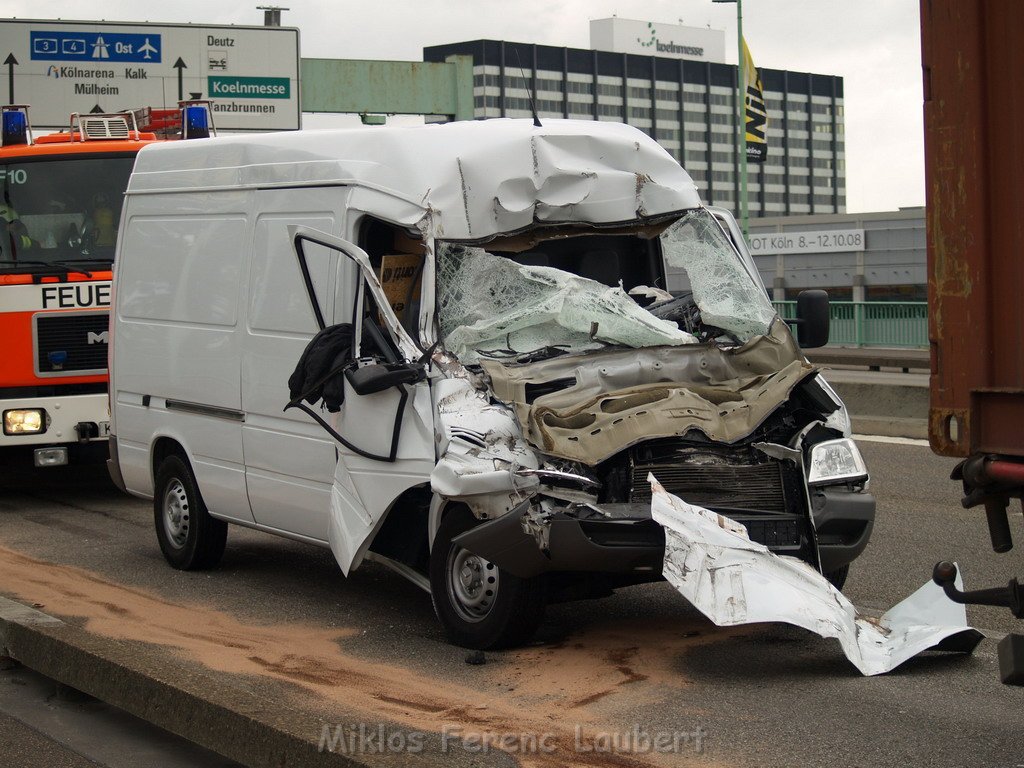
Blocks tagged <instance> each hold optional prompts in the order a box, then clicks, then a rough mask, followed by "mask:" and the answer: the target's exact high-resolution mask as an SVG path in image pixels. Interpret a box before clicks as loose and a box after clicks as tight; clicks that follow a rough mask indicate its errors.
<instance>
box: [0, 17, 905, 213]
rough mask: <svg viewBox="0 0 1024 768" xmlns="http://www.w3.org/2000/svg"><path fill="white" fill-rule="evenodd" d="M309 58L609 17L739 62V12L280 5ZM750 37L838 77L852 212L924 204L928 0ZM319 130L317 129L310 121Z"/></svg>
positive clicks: (386, 54) (760, 20)
mask: <svg viewBox="0 0 1024 768" xmlns="http://www.w3.org/2000/svg"><path fill="white" fill-rule="evenodd" d="M271 2H273V0H269V2H268V0H253V1H252V2H238V1H237V0H221V1H220V2H217V3H213V2H209V0H177V1H176V2H174V3H168V2H156V0H103V1H102V2H96V3H83V2H81V0H7V2H5V3H4V6H3V7H4V12H5V13H6V14H10V16H11V17H16V18H25V19H27V18H32V19H57V18H62V19H106V20H110V21H153V22H176V23H177V22H193V23H196V24H248V25H259V24H262V23H263V12H262V11H258V10H257V9H256V5H257V4H258V3H259V4H270V3H271ZM278 3H279V4H280V5H283V6H288V7H290V9H291V10H289V11H285V12H284V13H283V16H282V21H283V23H284V24H286V25H288V26H295V27H298V28H299V30H300V39H301V47H302V55H303V56H308V57H322V58H353V59H407V60H419V59H421V58H422V49H423V46H425V45H437V44H440V43H450V42H457V41H460V40H474V39H477V38H490V39H497V40H509V41H516V42H528V43H530V42H532V43H542V44H546V45H559V46H561V45H567V46H572V47H578V48H587V47H589V37H590V28H589V20H590V19H597V18H605V17H608V16H611V15H613V14H614V15H618V16H623V17H626V18H633V19H643V20H647V21H654V22H661V23H679V21H680V20H681V21H682V23H684V24H687V25H689V26H700V27H704V26H708V25H710V26H711V27H712V28H713V29H723V30H725V32H726V39H727V50H728V51H729V61H730V62H733V63H734V62H735V61H736V52H735V42H734V41H735V36H736V6H735V5H734V4H716V3H712V2H711V0H675V2H668V0H644V2H639V0H617V1H616V0H554V1H553V0H505V2H501V3H498V2H493V0H475V2H470V1H469V0H448V2H440V1H439V0H379V2H373V3H371V2H365V0H363V1H361V2H330V0H278ZM743 12H744V19H743V28H744V32H745V36H746V38H747V43H748V45H749V46H750V51H751V55H752V56H753V58H754V62H755V63H756V64H757V66H759V67H771V68H773V69H789V70H794V71H803V72H818V73H822V74H831V75H840V76H842V77H843V78H844V87H845V103H846V180H847V181H846V184H847V209H848V210H849V211H851V212H860V211H885V210H894V209H896V208H900V207H906V206H914V205H923V204H924V154H923V141H922V110H921V98H922V97H921V48H920V28H919V23H918V13H919V11H918V0H857V1H854V2H851V0H746V2H745V3H744V6H743ZM310 122H311V123H312V122H313V121H310Z"/></svg>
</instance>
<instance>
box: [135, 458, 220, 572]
mask: <svg viewBox="0 0 1024 768" xmlns="http://www.w3.org/2000/svg"><path fill="white" fill-rule="evenodd" d="M153 523H154V524H155V526H156V538H157V541H159V542H160V551H161V552H163V553H164V558H165V559H166V560H167V562H168V563H170V564H171V565H172V566H174V567H175V568H178V569H179V570H183V571H193V570H203V569H205V568H213V567H215V566H216V565H217V564H218V563H219V562H220V559H221V556H222V555H223V554H224V546H225V544H226V543H227V537H228V524H227V523H225V522H224V521H223V520H217V519H216V518H214V517H211V516H210V513H209V512H208V511H207V509H206V504H204V503H203V497H202V496H201V495H200V493H199V486H198V484H197V483H196V478H195V474H193V472H192V468H191V467H190V466H189V464H188V462H187V461H186V460H185V459H183V458H182V457H180V456H168V457H167V458H166V459H164V460H163V463H161V464H160V469H159V470H158V471H157V474H156V488H155V489H154V494H153Z"/></svg>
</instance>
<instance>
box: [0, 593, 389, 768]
mask: <svg viewBox="0 0 1024 768" xmlns="http://www.w3.org/2000/svg"><path fill="white" fill-rule="evenodd" d="M5 656H6V657H10V658H12V659H14V660H16V661H18V662H19V663H21V664H23V665H25V666H26V667H28V668H30V669H32V670H35V671H36V672H39V673H40V674H42V675H45V676H46V677H49V678H51V679H53V680H56V681H57V682H60V683H63V684H65V685H68V686H70V687H72V688H75V689H77V690H79V691H82V692H84V693H87V694H89V695H90V696H93V697H95V698H97V699H100V700H101V701H104V702H107V703H108V704H112V705H114V706H116V707H119V708H121V709H123V710H125V711H126V712H129V713H131V714H133V715H135V716H136V717H139V718H142V719H143V720H146V721H148V722H151V723H154V724H155V725H157V726H159V727H161V728H163V729H165V730H167V731H170V732H172V733H174V734H177V735H178V736H181V737H182V738H185V739H187V740H189V741H191V742H194V743H196V744H199V745H201V746H203V747H206V748H207V749H210V750H212V751H214V752H216V753H218V754H220V755H223V756H224V757H227V758H229V759H231V760H235V761H237V762H239V763H242V764H244V765H247V766H251V768H285V766H298V765H301V766H304V767H305V766H311V767H317V768H318V767H319V766H366V765H370V764H371V763H370V762H362V761H360V760H357V759H355V757H353V756H349V755H343V754H338V753H330V752H326V751H324V752H321V751H320V750H319V749H318V745H319V743H320V738H321V733H322V729H323V726H324V725H326V723H324V722H323V721H322V720H319V719H317V718H315V717H313V716H311V714H310V713H308V712H301V711H298V710H295V709H292V708H290V707H289V706H288V705H286V704H283V703H282V702H281V701H279V700H275V701H268V700H263V699H260V698H258V697H257V696H256V695H254V693H253V692H252V691H250V690H247V689H245V688H243V687H241V686H237V685H231V684H229V683H227V682H225V681H223V680H221V679H220V677H221V676H217V677H208V676H203V675H200V674H197V673H195V672H192V671H190V670H189V669H188V666H187V664H186V663H184V662H182V663H178V664H175V665H172V666H168V667H167V668H166V669H164V670H161V674H159V677H158V676H157V674H154V673H153V672H152V671H146V670H144V669H143V668H142V666H141V663H140V661H141V660H140V655H139V653H138V649H137V647H133V646H132V645H131V644H129V643H125V642H119V641H116V640H111V639H108V638H100V637H97V636H95V635H92V634H90V633H89V632H86V631H85V630H82V629H80V628H78V627H76V626H74V625H72V624H67V623H65V622H63V621H61V620H60V619H56V618H54V617H52V616H48V615H46V614H44V613H40V612H39V611H36V610H34V609H32V608H29V607H27V606H24V605H22V604H20V603H17V602H14V601H12V600H7V599H4V598H0V658H3V657H5Z"/></svg>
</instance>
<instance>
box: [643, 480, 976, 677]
mask: <svg viewBox="0 0 1024 768" xmlns="http://www.w3.org/2000/svg"><path fill="white" fill-rule="evenodd" d="M648 480H649V481H650V483H651V489H652V493H653V500H652V503H651V513H652V517H653V518H654V520H655V521H656V522H658V523H659V524H660V525H662V526H663V527H664V528H665V565H664V575H665V578H666V579H667V580H668V581H669V583H671V584H672V585H673V586H674V587H675V588H676V589H677V590H679V593H680V594H681V595H682V596H683V597H685V598H686V599H687V600H688V601H689V602H691V603H692V604H693V605H694V606H695V607H696V608H697V609H698V610H699V611H700V612H701V613H703V614H704V615H705V616H707V617H708V618H709V619H711V621H713V622H714V623H715V624H717V625H718V626H734V625H737V624H759V623H765V622H784V623H786V624H793V625H795V626H798V627H803V628H804V629H807V630H810V631H811V632H815V633H817V634H819V635H821V636H822V637H826V638H828V637H834V638H836V639H837V640H839V643H840V645H841V646H842V648H843V653H845V654H846V658H848V659H849V660H850V661H851V662H853V664H854V666H856V667H857V669H859V670H860V671H861V673H862V674H864V675H878V674H882V673H885V672H889V671H891V670H893V669H895V668H896V667H898V666H899V665H900V664H902V663H903V662H905V661H906V660H907V659H910V658H912V657H913V656H916V655H917V654H919V653H921V652H922V651H926V650H929V649H939V650H951V651H959V652H964V653H970V652H971V651H973V650H974V648H975V646H977V644H978V642H980V640H981V638H982V635H981V633H980V632H978V631H977V630H975V629H972V628H971V627H970V626H968V624H967V611H966V609H965V608H964V606H962V605H958V604H957V603H954V602H952V601H951V600H949V599H948V598H947V597H946V596H945V594H944V593H943V592H942V589H941V588H940V587H939V586H938V585H936V584H934V583H932V582H929V583H927V584H925V585H924V586H923V587H921V588H920V589H919V590H917V591H916V592H915V593H914V594H912V595H911V596H910V597H908V598H906V599H905V600H904V601H903V602H901V603H899V604H898V605H896V606H895V607H894V608H892V609H891V610H889V611H888V612H887V613H886V614H885V615H884V616H882V617H881V618H880V619H873V618H869V617H866V616H862V615H860V614H859V613H858V612H857V609H856V608H855V607H854V605H853V603H851V602H850V601H849V600H848V599H847V598H846V597H845V596H844V595H843V594H842V592H840V591H839V590H838V589H836V588H835V587H834V586H832V584H830V583H829V582H828V580H827V579H825V577H823V576H822V575H821V574H820V573H818V572H817V571H815V570H814V569H813V568H811V567H810V566H809V565H807V564H806V563H804V562H803V561H801V560H797V559H796V558H792V557H785V556H779V555H776V554H775V553H773V552H771V551H770V550H769V549H768V548H767V547H765V546H764V545H762V544H758V543H757V542H753V541H751V540H750V539H749V537H748V536H747V530H746V528H745V527H744V526H742V525H740V524H739V523H737V522H735V521H733V520H730V519H729V518H727V517H723V516H722V515H719V514H717V513H715V512H712V511H710V510H707V509H704V508H702V507H697V506H694V505H692V504H688V503H687V502H685V501H683V500H682V499H680V498H678V497H677V496H673V495H672V494H670V493H668V492H667V491H666V490H665V489H664V488H663V487H662V486H661V484H660V483H658V481H657V479H656V478H655V477H654V475H653V474H652V475H648ZM957 587H958V588H961V589H962V588H963V584H962V581H961V580H960V578H959V576H958V577H957Z"/></svg>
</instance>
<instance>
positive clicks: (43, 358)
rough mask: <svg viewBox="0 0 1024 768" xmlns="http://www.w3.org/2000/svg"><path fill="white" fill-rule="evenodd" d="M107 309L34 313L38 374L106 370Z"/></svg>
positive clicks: (56, 374) (53, 374)
mask: <svg viewBox="0 0 1024 768" xmlns="http://www.w3.org/2000/svg"><path fill="white" fill-rule="evenodd" d="M108 323H109V313H108V312H81V313H79V312H75V313H65V312H54V313H51V314H45V315H36V316H35V336H36V338H35V342H36V370H37V372H38V373H39V375H40V376H60V375H68V374H70V373H106V371H107V325H108Z"/></svg>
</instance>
